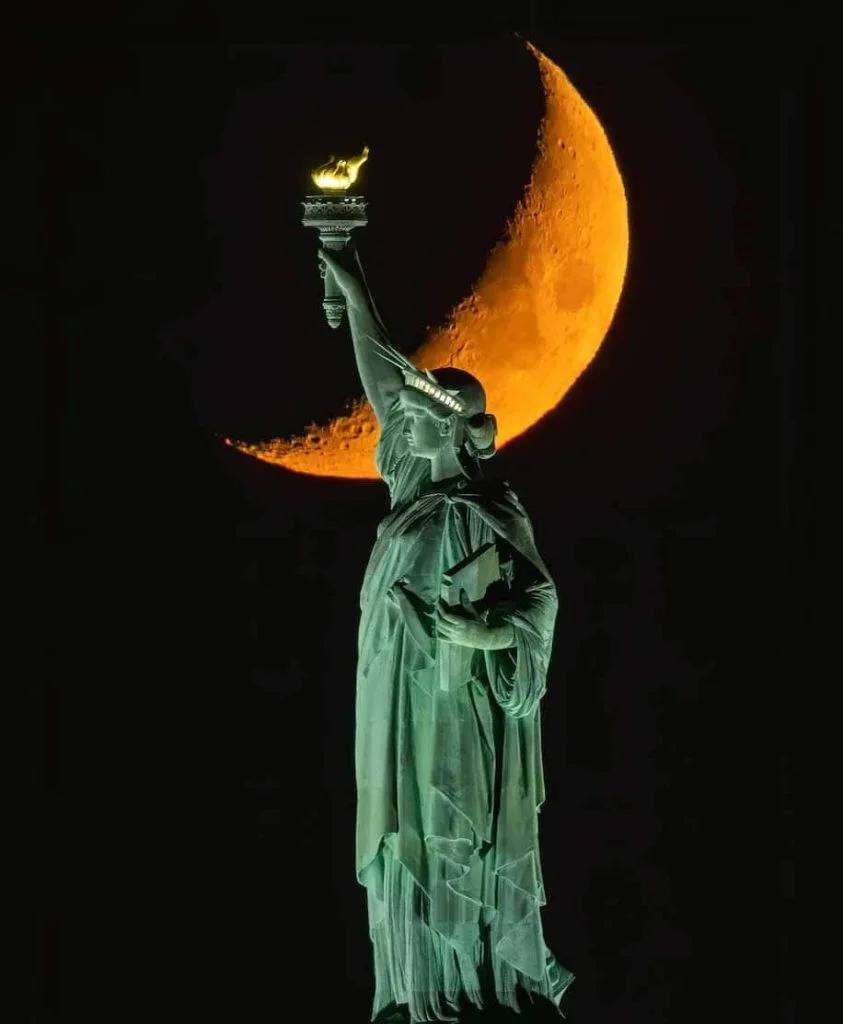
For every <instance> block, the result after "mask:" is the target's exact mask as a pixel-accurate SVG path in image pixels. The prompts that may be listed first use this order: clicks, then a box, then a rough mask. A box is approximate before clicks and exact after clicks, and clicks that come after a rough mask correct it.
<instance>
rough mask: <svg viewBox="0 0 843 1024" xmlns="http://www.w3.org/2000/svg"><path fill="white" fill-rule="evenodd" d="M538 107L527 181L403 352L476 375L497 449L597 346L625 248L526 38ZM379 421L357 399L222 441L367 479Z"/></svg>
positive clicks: (597, 139)
mask: <svg viewBox="0 0 843 1024" xmlns="http://www.w3.org/2000/svg"><path fill="white" fill-rule="evenodd" d="M527 46H528V48H529V49H530V51H531V52H532V53H533V55H534V56H535V58H536V60H537V61H538V65H539V72H540V74H541V80H542V85H543V88H544V95H545V114H544V118H543V120H542V125H541V129H540V132H539V143H538V153H537V156H536V159H535V162H534V164H533V169H532V173H531V176H530V181H529V183H528V185H527V187H526V189H525V192H524V196H523V197H522V199H521V200H520V202H519V203H518V206H517V208H516V210H515V213H514V215H513V217H512V219H511V221H510V223H509V225H508V227H507V231H506V235H505V237H504V238H503V239H502V240H501V242H499V243H498V245H497V246H496V247H495V249H494V250H493V252H492V255H491V257H490V260H489V263H488V264H487V266H486V269H485V270H484V272H483V274H482V276H481V278H480V280H479V282H478V283H477V285H476V287H475V288H474V290H473V292H472V293H471V295H469V297H468V298H466V299H464V300H463V301H462V302H460V304H459V305H458V306H457V307H456V308H455V309H454V311H453V312H452V313H451V315H450V318H449V320H448V323H447V324H446V325H445V326H444V327H442V328H440V329H438V330H435V331H434V332H433V333H432V334H431V335H430V336H429V337H428V338H427V340H426V341H425V342H424V343H423V344H422V345H421V347H420V348H419V349H418V351H417V352H416V353H415V354H414V355H413V356H411V357H410V358H411V359H412V361H413V363H414V364H415V365H416V366H418V367H419V369H429V370H432V369H435V368H436V367H437V366H447V365H453V366H457V367H459V368H461V369H464V370H468V371H469V372H470V373H473V374H474V375H475V376H476V377H478V378H479V379H480V381H481V382H482V383H483V386H484V388H485V390H486V399H487V408H488V409H489V411H490V412H493V413H494V414H495V416H496V417H497V420H498V437H497V445H498V448H499V449H500V448H502V447H503V446H504V445H505V444H508V443H509V442H510V441H512V440H513V439H514V438H516V437H518V436H519V435H520V434H523V433H524V432H525V431H526V430H529V428H530V427H531V426H533V424H534V423H536V422H537V421H538V420H540V419H541V418H542V417H543V416H544V415H545V414H546V413H548V412H549V411H550V410H551V409H553V408H554V407H555V406H557V405H558V404H559V402H560V401H561V400H562V398H563V397H564V395H565V394H566V392H567V391H568V390H569V389H570V388H571V386H572V385H573V384H574V382H575V381H576V379H577V378H578V377H579V376H580V374H581V373H582V372H583V370H585V368H586V367H587V366H588V364H589V363H590V362H591V361H592V359H593V358H594V356H595V354H596V353H597V350H598V349H599V347H600V345H601V343H602V342H603V339H604V337H605V336H606V332H607V331H608V329H609V325H610V324H611V322H612V317H613V316H614V313H615V310H616V308H617V305H618V301H619V299H620V295H621V290H622V288H623V281H624V276H625V274H626V266H627V258H628V253H629V225H628V218H627V204H626V194H625V191H624V186H623V181H622V179H621V175H620V171H619V170H618V166H617V163H616V161H615V157H614V154H613V153H612V149H611V146H610V145H609V140H608V139H607V137H606V133H605V131H604V130H603V128H602V126H601V124H600V122H599V121H598V120H597V117H596V116H595V115H594V113H593V112H592V110H591V109H590V108H589V107H588V105H587V104H586V103H585V101H584V100H583V98H582V97H581V96H580V95H579V93H578V92H577V91H576V89H575V88H574V87H573V85H572V84H571V83H570V81H569V80H568V78H567V77H566V76H565V74H564V73H563V72H562V70H561V68H559V67H557V65H556V64H554V63H553V62H552V61H551V60H550V59H549V58H548V57H546V56H545V55H544V54H543V53H541V51H539V50H538V49H536V47H535V46H533V45H532V43H527ZM377 438H378V423H377V420H376V418H375V415H374V411H373V410H372V407H371V406H370V405H369V403H368V402H367V401H366V399H365V398H361V399H358V400H357V401H356V402H353V403H352V404H351V406H350V407H349V411H348V412H347V413H346V414H345V415H342V416H339V417H337V418H336V419H334V420H332V421H331V422H330V423H329V424H328V425H327V426H317V425H316V424H312V425H311V426H309V427H308V428H307V434H305V435H304V436H301V437H291V438H288V439H284V438H276V439H274V440H271V441H264V442H259V443H255V444H250V443H248V442H240V441H227V443H228V444H231V445H233V447H235V448H237V449H239V450H240V451H243V452H246V453H248V454H249V455H253V456H255V457H256V458H258V459H261V460H263V461H264V462H270V463H273V464H275V465H279V466H283V467H284V468H285V469H289V470H292V471H293V472H296V473H305V474H309V475H311V476H332V477H341V478H346V479H371V480H375V479H378V473H377V470H376V469H375V463H374V455H375V445H376V443H377Z"/></svg>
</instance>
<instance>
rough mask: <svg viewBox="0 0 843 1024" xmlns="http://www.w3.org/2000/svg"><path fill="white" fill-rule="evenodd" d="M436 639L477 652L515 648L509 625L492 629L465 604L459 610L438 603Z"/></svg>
mask: <svg viewBox="0 0 843 1024" xmlns="http://www.w3.org/2000/svg"><path fill="white" fill-rule="evenodd" d="M436 635H437V636H438V637H439V639H440V640H444V641H445V643H449V644H458V645H459V646H460V647H473V648H474V649H475V650H478V651H500V650H503V649H504V648H507V647H514V646H515V632H514V630H513V627H512V626H511V625H510V624H509V623H508V622H507V623H504V624H503V625H502V626H490V625H489V624H488V623H487V622H485V621H484V620H483V619H482V618H481V617H480V615H478V614H477V612H476V611H475V610H474V609H473V608H472V607H471V605H470V604H469V603H468V602H465V601H464V602H463V607H462V608H461V609H459V610H458V609H456V608H451V607H449V606H448V605H447V604H445V602H444V601H442V600H440V601H439V606H438V608H437V613H436Z"/></svg>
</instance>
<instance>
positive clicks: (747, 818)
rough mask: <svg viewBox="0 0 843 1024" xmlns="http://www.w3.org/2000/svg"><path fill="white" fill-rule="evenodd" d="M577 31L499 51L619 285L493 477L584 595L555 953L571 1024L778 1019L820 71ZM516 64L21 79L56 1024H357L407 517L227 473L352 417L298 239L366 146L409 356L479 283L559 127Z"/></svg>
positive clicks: (373, 271)
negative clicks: (399, 556)
mask: <svg viewBox="0 0 843 1024" xmlns="http://www.w3.org/2000/svg"><path fill="white" fill-rule="evenodd" d="M549 10H550V5H541V4H534V5H532V6H531V8H530V17H529V18H526V16H525V18H524V19H523V21H519V22H517V24H515V25H514V26H505V27H507V28H511V27H517V28H519V29H520V30H522V31H525V32H529V34H530V37H531V38H532V39H533V40H534V41H535V42H536V43H537V45H538V46H539V47H540V48H541V49H543V50H544V52H546V53H547V54H548V55H549V56H550V57H551V58H553V59H554V60H556V61H557V62H558V63H559V64H560V66H561V67H562V68H563V69H564V70H565V71H566V73H567V74H568V75H569V77H571V79H572V80H573V82H574V84H575V85H576V87H577V88H578V89H579V90H580V91H581V93H582V94H583V96H584V97H585V99H586V101H587V102H588V103H589V104H590V105H591V106H592V108H593V109H594V110H595V111H596V112H597V114H598V116H599V118H600V120H601V122H602V123H603V125H604V127H605V128H606V131H607V133H608V135H609V138H610V140H611V142H612V145H613V148H614V151H615V153H616V156H617V159H618V162H619V165H620V168H621V172H622V174H623V177H624V181H625V184H626V187H627V191H628V198H629V211H630V222H631V251H630V264H629V270H628V275H627V280H626V285H625V289H624V293H623V296H622V298H621V302H620V306H619V309H618V312H617V315H616V317H615V321H614V323H613V325H612V328H611V330H610V332H609V335H608V337H607V338H606V341H605V342H604V344H603V346H602V347H601V349H600V351H599V353H598V355H597V357H596V359H595V360H594V363H593V364H592V365H591V366H590V367H589V368H588V370H587V371H586V373H585V374H584V375H583V376H582V378H581V379H580V380H579V381H578V382H577V384H576V386H575V387H574V389H573V390H572V391H571V392H570V393H569V395H567V396H566V398H565V400H564V402H563V403H562V404H561V405H560V407H559V408H557V409H555V410H553V411H552V412H551V413H550V414H549V415H548V416H547V417H545V418H544V419H543V420H542V421H541V422H540V423H539V424H537V425H536V426H535V427H534V428H533V429H532V430H531V431H530V432H529V433H528V434H527V435H525V436H524V437H522V438H521V439H519V440H518V441H517V442H515V443H513V444H512V445H510V446H509V447H508V448H506V449H505V450H504V451H503V452H501V453H500V455H499V457H498V459H497V460H496V464H493V466H494V470H495V472H496V473H499V474H500V475H501V476H503V477H505V478H506V479H508V480H509V481H510V482H511V483H512V485H513V487H514V488H515V490H516V492H517V493H518V494H519V495H520V497H521V498H522V500H523V501H524V503H525V505H526V507H527V509H528V510H529V512H530V514H531V517H532V519H533V522H534V525H535V529H536V534H537V539H538V544H539V548H540V550H541V552H542V554H543V556H544V557H545V560H546V561H547V563H548V565H549V566H550V568H551V570H552V572H553V573H554V576H555V578H556V580H557V583H558V588H559V592H560V599H561V608H560V615H559V623H558V627H557V642H556V649H555V653H554V659H553V663H552V667H551V672H550V677H549V681H548V693H547V696H546V699H545V702H544V706H543V723H544V736H545V746H546V757H545V767H546V777H547V789H548V802H547V804H546V806H545V809H544V811H543V814H542V817H541V826H542V856H543V864H544V870H545V881H546V887H547V890H548V898H549V902H548V906H547V908H546V911H545V916H544V920H545V930H546V936H547V940H548V942H549V944H550V945H551V947H552V948H553V949H554V951H555V953H556V955H557V957H558V958H559V960H560V961H561V962H562V963H563V964H565V965H566V966H567V967H569V968H570V969H571V970H572V971H574V973H575V974H576V975H577V981H576V982H575V984H574V986H573V987H572V988H571V990H570V993H569V995H568V997H567V998H566V1002H565V1009H566V1012H567V1013H568V1014H569V1019H570V1020H571V1021H572V1022H573V1024H579V1022H583V1024H585V1022H588V1024H603V1022H615V1021H618V1022H621V1021H622V1022H638V1021H642V1022H644V1021H648V1022H649V1021H656V1020H658V1021H677V1022H678V1021H682V1022H686V1021H696V1020H710V1019H740V1018H741V1017H742V1016H745V1015H750V1016H751V1019H757V1020H761V1019H766V1018H767V1017H770V1018H772V1016H774V1015H777V1014H781V1013H783V1014H784V1015H785V1018H786V1019H789V1016H788V1014H789V1012H790V1009H789V1007H790V995H791V989H790V981H789V952H788V936H789V916H790V913H791V910H790V898H789V893H790V885H791V883H790V867H789V864H790V852H789V851H790V842H791V838H790V829H791V824H790V822H791V806H792V796H791V792H790V767H789V765H790V756H789V749H788V747H787V744H786V742H785V729H784V722H785V716H784V694H783V691H782V690H781V688H780V687H779V678H780V676H781V675H782V674H783V672H784V671H785V670H786V669H787V667H788V665H789V664H790V660H789V659H790V658H791V642H790V640H789V636H790V630H791V629H792V627H793V620H792V614H793V612H794V608H793V605H792V603H791V598H789V596H788V595H789V593H790V592H791V587H790V586H789V581H790V579H791V576H792V574H793V572H794V571H795V570H794V565H795V564H796V560H797V550H798V549H797V547H796V540H795V528H794V526H793V523H794V521H795V520H794V517H795V514H796V511H797V510H798V507H799V501H800V498H799V494H800V492H799V489H798V486H797V484H798V480H799V466H800V463H799V460H798V457H797V456H798V454H799V451H800V447H799V446H800V443H801V439H802V433H803V424H802V421H801V420H800V418H799V415H798V410H799V408H800V405H799V398H800V392H801V383H802V379H803V378H802V373H803V368H802V364H801V361H800V359H799V358H797V347H796V345H795V338H796V331H797V324H798V323H800V316H801V314H802V311H803V303H804V296H803V292H802V290H801V287H802V280H801V274H802V273H803V272H804V260H803V256H804V248H803V247H804V235H805V223H806V211H807V210H808V209H809V207H810V205H811V200H812V198H813V199H815V198H816V197H817V195H821V194H822V192H823V189H824V188H826V187H827V180H826V179H825V178H824V176H823V160H822V141H823V123H822V118H823V110H824V107H823V88H824V85H823V65H822V63H821V62H818V61H817V60H816V59H815V55H814V54H811V53H809V51H808V50H807V49H806V48H805V47H802V46H801V45H800V44H799V41H798V39H791V40H790V41H789V43H788V44H787V45H785V43H784V42H783V41H782V39H781V38H780V37H777V36H775V35H773V36H772V37H771V38H770V39H769V40H768V41H767V42H766V43H765V44H764V45H763V46H762V45H758V44H757V42H755V43H751V41H750V36H749V33H748V31H746V30H744V29H743V28H742V27H741V26H740V25H739V24H730V23H729V22H727V21H720V22H708V23H705V24H699V25H697V26H696V27H694V26H693V25H690V24H689V25H686V26H684V27H683V28H682V30H677V31H675V32H671V33H666V32H658V33H656V32H649V33H645V32H643V31H639V32H632V31H629V30H617V31H611V30H609V29H607V28H602V29H599V30H598V29H595V28H594V27H593V26H586V25H585V24H584V22H583V20H582V19H579V20H578V19H573V18H572V19H571V20H570V21H569V22H567V23H566V22H565V21H564V19H563V18H561V17H556V18H554V17H553V16H551V13H549ZM503 28H504V26H499V27H494V29H493V30H491V31H490V32H489V33H488V34H487V35H485V36H484V35H478V34H477V32H476V31H475V33H474V37H473V39H468V38H462V37H460V38H459V39H457V37H456V36H455V35H454V33H448V32H443V33H441V35H440V36H439V38H440V39H446V40H451V42H449V43H439V44H433V43H426V42H422V41H420V40H415V41H414V42H413V43H412V45H410V44H402V45H398V44H395V43H393V44H391V45H385V44H382V43H379V42H376V39H377V37H376V36H374V35H373V34H371V33H368V34H367V33H366V32H365V31H363V30H362V29H361V32H360V38H359V39H357V40H349V39H340V38H339V36H337V37H336V38H335V39H334V40H333V41H332V42H329V43H320V44H310V45H303V44H300V45H292V44H290V45H286V44H285V45H282V44H277V45H262V44H239V45H233V44H225V45H224V44H220V43H191V44H186V43H172V44H155V45H146V46H145V45H133V46H130V45H111V46H108V47H104V46H103V47H100V46H95V45H87V46H86V45H74V46H71V47H68V46H62V45H60V44H59V41H56V43H55V44H54V45H44V46H41V47H31V49H30V50H28V51H27V52H26V55H25V56H26V60H24V61H22V62H21V67H22V68H23V67H25V71H22V72H21V75H20V79H19V83H18V84H19V85H20V86H21V88H22V91H21V95H22V96H24V97H25V101H24V102H23V103H21V105H20V108H19V109H20V114H21V116H20V118H19V119H18V120H17V122H16V141H17V143H18V152H19V153H20V154H22V155H23V157H24V159H23V160H22V161H21V162H20V164H19V167H20V168H21V173H20V176H19V180H18V181H17V182H16V183H15V188H16V190H17V193H16V194H19V195H20V196H21V197H22V202H21V208H22V209H24V210H25V209H27V208H28V207H27V201H28V200H32V201H34V203H35V209H36V211H37V212H36V220H35V225H36V230H35V231H34V232H33V231H32V230H31V227H32V222H31V221H30V222H27V224H26V225H25V228H26V227H28V228H29V230H28V231H26V230H25V231H24V235H23V240H22V242H21V245H20V247H19V248H18V249H17V250H16V256H17V258H16V260H15V262H14V264H13V266H12V268H11V272H10V276H8V278H7V279H8V280H11V281H12V283H13V291H14V296H15V297H16V298H17V299H19V300H20V301H21V303H22V305H23V308H24V312H25V314H26V316H27V317H28V321H29V323H30V324H31V325H34V327H35V328H36V331H37V333H38V336H39V338H40V339H41V341H42V344H41V345H40V346H38V347H37V348H36V349H35V350H34V351H36V352H37V353H38V358H37V362H36V365H35V367H34V369H35V373H36V380H37V383H38V394H39V399H40V406H39V417H38V423H39V427H40V428H41V434H40V435H39V436H41V437H42V438H43V442H44V443H43V446H42V451H43V454H44V459H43V462H42V463H41V469H42V472H41V474H40V477H39V486H40V488H41V489H40V492H39V496H40V500H39V503H38V510H37V514H36V515H35V517H34V518H33V520H32V522H31V525H32V527H33V530H34V533H35V536H36V539H37V541H38V542H39V546H40V549H41V551H43V552H44V553H45V557H44V558H43V559H42V560H41V561H40V562H39V565H40V567H41V569H42V570H43V571H42V573H41V575H40V576H39V577H38V582H39V588H40V589H39V601H38V603H39V614H40V615H43V616H44V619H45V620H46V621H48V622H50V623H51V624H52V625H51V628H50V629H48V630H47V631H46V636H45V637H44V638H43V639H42V641H41V644H40V647H41V648H42V649H43V652H44V654H45V655H46V664H45V666H44V668H45V673H44V677H45V679H46V683H45V685H44V686H43V687H42V689H41V690H40V699H39V705H38V721H39V723H40V728H39V754H38V778H39V795H38V802H37V805H36V806H37V808H38V821H39V827H40V831H39V832H38V850H39V852H38V854H37V857H38V864H39V869H40V870H39V891H38V894H37V897H38V899H37V911H38V914H37V932H36V940H37V942H36V948H37V963H36V968H37V970H36V974H37V977H36V986H35V995H34V1003H33V1012H32V1019H33V1020H36V1021H38V1022H41V1021H53V1020H69V1019H73V1018H75V1017H76V1016H78V1015H79V1014H80V1013H81V1014H84V1016H85V1017H86V1018H87V1019H91V1018H92V1017H93V1018H97V1019H99V1018H100V1017H102V1019H108V1020H110V1021H113V1020H115V1019H117V1020H121V1021H122V1020H134V1019H136V1018H137V1019H140V1018H141V1017H144V1016H148V1014H149V1013H155V1014H156V1016H158V1017H159V1018H163V1019H175V1018H176V1017H177V1016H178V1017H179V1018H181V1019H190V1020H193V1019H199V1017H200V1015H204V1014H206V1013H207V1012H209V1011H213V1012H214V1013H216V1014H218V1015H222V1014H227V1015H229V1016H231V1017H232V1018H234V1017H236V1019H237V1020H238V1021H243V1022H246V1021H256V1022H257V1021H264V1020H276V1019H278V1018H279V1016H280V1017H281V1018H284V1017H285V1016H286V1015H287V1014H291V1015H293V1016H295V1015H297V1014H307V1015H310V1016H313V1015H314V1014H315V1015H316V1016H328V1015H330V1016H331V1017H337V1016H340V1017H343V1018H348V1019H349V1020H352V1019H359V1020H367V1019H368V1007H369V1000H370V996H371V977H370V961H369V944H368V937H367V933H366V919H365V904H364V899H363V892H362V890H360V889H358V887H357V886H356V883H355V880H354V873H353V860H354V854H353V815H354V788H353V726H354V717H353V700H354V663H355V643H356V626H357V603H356V602H357V598H358V592H359V585H360V582H361V578H362V573H363V570H364V567H365V563H366V559H367V556H368V552H369V549H370V547H371V543H372V541H373V538H374V532H375V529H376V526H377V523H378V520H379V518H380V517H381V516H382V515H383V514H384V513H385V511H386V509H387V495H386V491H385V488H384V487H383V485H382V484H379V483H377V482H353V481H349V482H342V481H334V480H324V479H318V478H308V477H301V476H296V475H293V474H289V473H287V472H285V471H284V470H281V469H279V468H275V467H271V466H267V465H264V464H261V463H259V462H257V461H255V460H251V459H249V458H247V457H246V456H243V455H240V454H238V453H237V452H235V451H233V450H231V449H227V448H225V447H223V446H222V445H221V444H220V443H219V442H218V441H217V439H216V436H215V435H216V434H218V433H223V434H229V435H234V436H238V437H243V438H250V439H258V438H263V437H270V436H273V435H282V434H289V433H292V432H300V431H301V429H302V428H303V427H304V426H305V424H306V423H308V422H310V421H312V420H315V421H317V422H324V421H325V420H327V419H328V418H330V417H331V416H332V415H333V414H335V413H336V412H338V411H339V410H340V408H341V406H342V403H343V401H344V400H345V399H346V398H348V397H352V396H354V395H356V394H358V393H359V387H358V385H357V383H356V380H355V376H354V365H353V359H352V352H351V345H350V341H349V339H348V336H347V333H346V331H345V328H344V327H343V328H341V329H340V330H339V331H337V332H331V331H330V329H329V328H328V327H327V326H326V324H325V322H324V318H323V315H322V311H321V306H320V296H321V293H320V289H321V282H320V280H319V278H318V274H317V267H316V256H315V252H316V235H315V232H312V231H306V230H305V229H304V228H302V227H301V225H300V206H299V201H300V199H301V198H302V196H303V195H304V194H305V193H306V192H307V191H308V181H307V172H308V170H309V169H310V168H311V167H312V166H314V165H315V164H316V163H319V162H321V161H322V160H324V159H325V158H326V156H327V155H328V154H329V153H333V152H345V151H348V152H354V151H357V150H358V149H359V147H360V146H361V145H362V144H364V143H368V144H369V145H370V146H371V149H372V156H371V159H370V162H369V164H368V165H366V166H365V168H364V172H363V181H364V182H365V190H366V193H367V195H368V196H369V198H370V201H371V207H370V224H369V226H368V228H366V229H365V231H364V232H361V233H360V238H359V244H360V248H361V252H362V255H363V259H364V262H365V263H366V266H367V268H368V272H369V278H370V283H371V285H372V288H373V291H374V293H375V295H376V298H377V299H378V302H379V305H380V306H381V311H382V312H383V314H384V317H385V319H386V322H387V324H388V325H389V326H390V329H391V330H392V332H393V335H394V337H395V339H396V342H397V343H398V344H399V345H400V346H401V347H402V348H404V350H405V351H407V352H411V351H412V349H413V347H414V346H415V344H416V343H417V342H418V341H419V340H420V339H421V337H422V336H423V334H424V327H425V325H428V324H431V325H432V324H436V323H439V322H441V321H442V320H443V318H444V317H445V315H446V313H447V311H448V309H449V308H450V307H451V306H452V305H453V303H454V302H455V301H457V300H458V299H459V298H461V297H462V295H463V294H464V293H465V291H466V290H467V289H468V288H469V287H470V285H471V283H472V281H473V280H475V279H476V277H477V275H478V274H479V273H480V272H481V270H482V268H483V265H484V263H485V259H486V256H487V254H488V251H489V248H490V247H491V245H493V244H494V242H495V241H496V240H497V238H498V237H499V235H500V233H501V231H502V228H503V226H504V224H505V222H506V219H507V217H508V216H509V214H510V213H511V212H512V210H513V208H514V206H515V204H516V202H517V200H518V197H519V195H520V191H521V189H522V188H523V185H524V183H525V182H526V181H527V179H528V176H529V170H530V165H531V161H532V158H533V154H534V150H535V137H536V130H537V127H538V124H539V121H540V118H541V111H542V101H541V92H540V87H539V79H538V74H537V71H536V68H535V64H534V61H533V59H532V58H531V57H530V56H529V55H528V54H527V53H526V52H525V51H524V50H523V48H522V46H521V44H520V43H518V42H517V41H516V40H514V39H513V38H512V36H511V35H510V34H507V33H506V32H504V31H503ZM325 36H326V33H324V32H323V33H319V32H316V33H315V34H314V38H325ZM393 38H401V36H400V35H396V36H395V37H393ZM405 38H406V35H405ZM785 56H786V57H787V59H784V57H785ZM478 164H479V165H480V166H481V167H482V170H483V173H482V177H481V178H480V179H477V177H476V176H473V175H472V168H473V167H475V166H477V165H478Z"/></svg>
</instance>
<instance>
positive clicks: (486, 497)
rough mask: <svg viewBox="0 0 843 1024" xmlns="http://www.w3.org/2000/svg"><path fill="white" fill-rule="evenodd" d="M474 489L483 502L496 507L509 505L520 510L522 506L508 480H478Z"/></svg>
mask: <svg viewBox="0 0 843 1024" xmlns="http://www.w3.org/2000/svg"><path fill="white" fill-rule="evenodd" d="M472 489H473V490H474V491H475V493H476V494H477V496H478V498H479V499H480V500H481V501H483V502H488V503H490V504H494V505H508V506H510V507H511V508H518V507H520V505H521V503H520V501H519V500H518V495H517V494H516V493H515V491H513V489H512V488H511V487H510V486H509V481H508V480H498V479H494V478H492V479H483V480H476V481H474V487H473V488H472Z"/></svg>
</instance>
